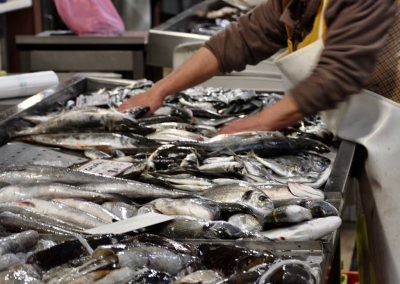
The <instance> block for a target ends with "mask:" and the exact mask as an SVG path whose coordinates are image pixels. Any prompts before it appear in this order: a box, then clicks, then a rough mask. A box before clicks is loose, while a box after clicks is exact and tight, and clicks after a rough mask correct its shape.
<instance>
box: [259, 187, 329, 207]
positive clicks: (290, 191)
mask: <svg viewBox="0 0 400 284" xmlns="http://www.w3.org/2000/svg"><path fill="white" fill-rule="evenodd" d="M255 186H256V187H257V188H259V189H260V190H261V191H262V192H264V193H265V194H266V195H267V196H268V197H269V198H271V200H272V201H273V202H274V204H275V205H277V206H279V205H280V204H288V202H289V201H292V200H299V199H308V200H310V199H311V200H323V199H324V193H323V192H322V191H321V190H319V189H314V188H312V187H310V186H307V185H304V184H300V183H288V184H287V185H268V184H267V185H264V184H255Z"/></svg>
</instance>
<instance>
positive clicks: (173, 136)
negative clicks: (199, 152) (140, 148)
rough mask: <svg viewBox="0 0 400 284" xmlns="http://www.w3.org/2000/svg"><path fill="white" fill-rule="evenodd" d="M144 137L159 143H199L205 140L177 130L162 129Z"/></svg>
mask: <svg viewBox="0 0 400 284" xmlns="http://www.w3.org/2000/svg"><path fill="white" fill-rule="evenodd" d="M146 137H147V138H149V139H152V140H156V141H160V142H174V141H185V142H199V141H204V140H206V139H207V137H205V136H202V135H200V134H196V133H193V132H189V131H185V130H179V129H164V130H161V131H157V132H155V133H152V134H148V135H147V136H146Z"/></svg>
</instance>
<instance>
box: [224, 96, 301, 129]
mask: <svg viewBox="0 0 400 284" xmlns="http://www.w3.org/2000/svg"><path fill="white" fill-rule="evenodd" d="M303 118H304V115H303V113H302V111H301V110H300V108H299V107H298V105H297V104H296V102H295V101H294V100H293V98H292V97H290V96H285V97H284V98H283V99H282V100H280V101H279V102H277V103H276V104H274V105H272V106H271V107H268V108H264V109H263V110H262V111H260V112H259V113H257V114H254V115H251V116H248V117H246V118H242V119H237V120H235V121H233V122H232V123H229V124H227V125H226V126H224V127H223V128H221V129H220V131H219V133H221V134H230V133H235V132H243V131H274V130H279V129H282V128H285V127H287V126H289V125H293V124H295V123H296V122H298V121H300V120H302V119H303Z"/></svg>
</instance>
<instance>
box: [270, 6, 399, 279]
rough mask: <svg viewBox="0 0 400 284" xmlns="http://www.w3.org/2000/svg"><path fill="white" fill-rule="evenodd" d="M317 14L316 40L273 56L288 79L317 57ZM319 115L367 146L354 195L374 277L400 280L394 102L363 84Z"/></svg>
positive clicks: (297, 77)
mask: <svg viewBox="0 0 400 284" xmlns="http://www.w3.org/2000/svg"><path fill="white" fill-rule="evenodd" d="M323 1H324V4H323V8H322V12H324V9H325V5H326V2H327V1H326V0H323ZM323 18H324V17H321V21H320V23H319V40H318V41H315V42H314V43H311V44H309V45H307V46H306V47H304V48H302V49H300V50H298V51H295V52H293V53H290V54H288V55H285V54H283V55H281V56H280V57H279V58H277V60H276V65H277V67H278V68H279V69H280V70H281V71H282V73H283V74H284V75H285V76H286V77H287V78H288V79H289V81H290V82H291V84H292V85H295V84H296V83H298V82H300V81H302V80H304V79H306V78H307V77H308V76H309V75H310V74H311V72H312V70H313V68H314V67H315V66H316V65H317V63H318V61H319V57H320V55H321V52H322V50H323V48H324V43H323V37H322V25H323ZM322 117H323V119H324V121H325V122H326V123H327V125H328V127H329V128H330V129H331V130H332V131H333V132H334V133H336V134H337V135H338V136H339V137H340V138H342V139H345V140H350V141H353V142H356V143H358V144H361V145H363V146H364V147H365V148H366V149H367V152H368V157H367V159H366V163H365V170H364V174H363V175H362V176H361V179H360V195H361V199H362V201H363V207H364V208H363V209H364V212H365V215H366V219H367V225H368V231H369V235H368V237H369V239H370V249H371V254H372V258H373V261H374V262H375V265H374V267H375V269H376V272H377V274H376V276H377V278H378V280H379V283H400V126H399V123H400V104H398V103H396V102H393V101H391V100H389V99H386V98H384V97H382V96H380V95H377V94H375V93H373V92H370V91H368V90H363V91H362V92H361V93H359V94H356V95H352V96H350V97H349V99H348V100H347V101H345V102H343V103H341V104H340V105H339V106H338V107H337V108H336V109H334V110H330V111H326V112H323V113H322ZM371 243H372V244H373V245H371Z"/></svg>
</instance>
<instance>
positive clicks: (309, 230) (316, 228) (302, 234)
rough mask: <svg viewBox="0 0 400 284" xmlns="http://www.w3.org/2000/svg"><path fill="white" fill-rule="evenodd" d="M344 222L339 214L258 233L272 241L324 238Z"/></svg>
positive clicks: (299, 240)
mask: <svg viewBox="0 0 400 284" xmlns="http://www.w3.org/2000/svg"><path fill="white" fill-rule="evenodd" d="M341 224H342V219H341V218H340V217H337V216H330V217H325V218H317V219H312V220H309V221H306V222H304V223H300V224H296V225H293V226H290V227H287V228H280V229H273V230H268V231H264V232H260V233H258V236H259V237H261V238H265V239H268V240H272V241H289V242H305V241H313V240H318V239H320V238H322V237H323V236H325V235H327V234H329V233H331V232H333V231H335V230H336V229H338V228H339V227H340V225H341Z"/></svg>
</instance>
